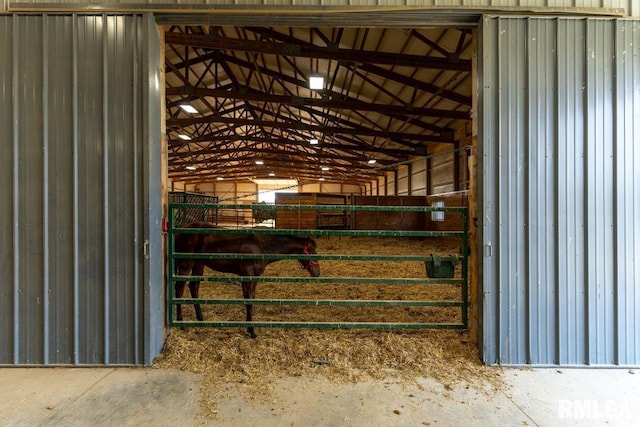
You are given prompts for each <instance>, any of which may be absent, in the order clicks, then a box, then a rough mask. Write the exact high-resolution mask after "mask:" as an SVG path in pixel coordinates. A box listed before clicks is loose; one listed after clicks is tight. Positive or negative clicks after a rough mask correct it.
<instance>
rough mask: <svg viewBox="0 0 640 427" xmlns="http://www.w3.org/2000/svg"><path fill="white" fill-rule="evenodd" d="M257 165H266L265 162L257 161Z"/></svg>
mask: <svg viewBox="0 0 640 427" xmlns="http://www.w3.org/2000/svg"><path fill="white" fill-rule="evenodd" d="M256 165H264V162H263V161H262V160H256Z"/></svg>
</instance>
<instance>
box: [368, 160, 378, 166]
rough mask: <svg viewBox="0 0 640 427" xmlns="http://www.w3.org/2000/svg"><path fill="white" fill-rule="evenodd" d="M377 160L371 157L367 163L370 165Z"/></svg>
mask: <svg viewBox="0 0 640 427" xmlns="http://www.w3.org/2000/svg"><path fill="white" fill-rule="evenodd" d="M375 162H376V159H369V161H368V162H367V163H369V164H370V165H372V164H374V163H375Z"/></svg>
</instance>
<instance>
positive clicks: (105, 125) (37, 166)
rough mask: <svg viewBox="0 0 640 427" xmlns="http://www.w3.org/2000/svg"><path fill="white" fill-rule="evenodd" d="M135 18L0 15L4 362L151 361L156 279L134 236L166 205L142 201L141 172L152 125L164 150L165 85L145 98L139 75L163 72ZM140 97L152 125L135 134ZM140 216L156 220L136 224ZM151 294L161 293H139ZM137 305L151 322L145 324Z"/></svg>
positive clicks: (0, 359)
mask: <svg viewBox="0 0 640 427" xmlns="http://www.w3.org/2000/svg"><path fill="white" fill-rule="evenodd" d="M147 19H148V18H147ZM142 22H143V17H142V16H135V15H127V16H107V15H98V16H88V15H87V16H77V15H69V16H64V15H56V16H47V15H43V16H38V15H32V16H18V15H14V16H2V17H0V34H1V35H2V36H3V37H2V39H1V40H0V64H1V65H0V98H1V99H0V100H1V101H2V103H1V104H0V109H2V110H1V111H0V113H1V114H0V136H1V137H2V142H3V144H5V146H4V149H5V153H6V155H5V156H3V158H2V160H1V161H0V162H2V164H1V170H2V171H1V172H0V174H2V176H1V178H2V179H3V182H6V183H8V185H3V186H2V190H1V191H0V199H1V201H2V207H0V218H1V219H2V221H1V222H2V223H3V224H5V225H3V226H2V228H1V230H0V264H1V265H2V267H3V268H2V269H1V272H0V275H2V277H1V278H2V283H0V296H1V297H2V301H3V302H0V304H2V305H0V311H1V314H0V320H1V321H2V322H1V323H2V325H3V326H2V327H0V334H1V335H2V342H3V343H5V342H6V343H7V345H3V346H0V364H1V365H114V364H118V365H119V364H125V365H135V364H143V363H146V364H149V363H151V361H152V359H153V357H155V355H156V354H157V353H158V351H159V350H160V347H161V343H158V342H157V340H158V339H157V337H158V336H159V335H160V336H161V334H162V330H163V323H162V315H161V314H160V315H157V312H158V311H159V310H158V308H157V306H158V305H160V306H161V305H162V300H163V299H162V296H161V293H162V286H163V285H162V279H161V277H160V279H158V278H157V277H155V276H157V275H153V274H151V273H150V271H151V270H153V269H151V268H149V267H148V264H149V263H150V262H151V261H150V260H149V259H148V258H144V257H143V245H142V241H143V240H144V239H145V238H147V239H148V237H147V236H148V234H149V233H151V232H156V233H157V234H158V235H160V226H159V222H160V221H159V217H160V215H161V208H160V207H159V206H153V207H149V206H147V208H148V210H147V211H146V212H145V211H143V209H144V207H143V204H144V203H143V198H145V197H146V198H147V199H148V198H149V195H148V194H149V191H153V189H151V188H150V187H151V186H150V187H147V188H145V187H144V182H143V177H142V174H143V173H145V170H143V164H142V162H143V150H144V148H145V147H147V146H149V145H150V144H151V142H149V141H150V140H151V135H154V136H155V141H154V143H155V145H154V148H153V150H156V149H157V151H158V153H160V149H159V141H158V140H159V133H160V129H161V127H160V125H159V120H160V114H158V110H159V108H160V97H159V96H158V95H153V96H149V97H148V99H147V100H146V103H145V99H144V96H143V95H144V93H149V90H146V91H145V90H144V89H143V84H148V82H149V81H150V80H151V79H150V78H147V77H145V76H143V75H142V73H144V72H148V73H151V74H153V76H154V77H155V80H156V81H158V72H159V70H158V65H157V64H156V65H155V66H153V67H147V68H146V70H143V68H142V67H141V66H140V64H139V62H140V59H139V58H140V57H141V56H143V55H142V54H141V51H142V49H143V48H144V49H146V48H147V46H145V45H143V44H142V43H141V40H147V39H149V37H150V36H151V37H153V34H151V35H148V32H147V30H148V29H147V28H145V27H144V26H143V25H142ZM155 37H156V38H158V35H157V32H156V34H155ZM156 50H157V51H158V52H159V46H156ZM145 54H146V53H145ZM156 92H157V93H159V89H157V90H156ZM149 103H157V104H158V106H157V107H155V109H154V110H153V114H157V115H158V118H157V119H156V123H154V124H153V125H154V126H157V129H156V130H149V129H147V130H146V131H145V132H144V134H143V129H145V127H147V126H149V123H150V120H148V118H145V117H144V115H143V109H144V108H143V107H144V106H145V105H146V108H147V110H149V108H148V104H149ZM145 136H146V137H148V140H145V139H144V137H145ZM158 155H159V154H158ZM155 163H156V164H159V161H158V160H157V159H156V160H155ZM146 172H148V171H146ZM153 180H154V181H157V186H159V185H160V180H161V177H160V176H159V174H157V176H154V178H153ZM154 185H156V184H154ZM159 195H160V191H158V192H157V194H156V197H157V198H159ZM148 215H153V216H154V217H155V216H157V217H158V219H157V220H156V222H157V223H158V227H157V230H156V228H155V227H149V228H148V229H146V230H145V228H144V225H145V224H147V223H148V222H149V217H148ZM158 239H160V237H158ZM157 252H158V253H156V254H155V269H157V270H160V271H161V269H162V267H161V263H162V261H161V260H162V254H161V253H160V252H161V250H159V251H157ZM145 266H147V267H146V269H145ZM145 271H146V274H148V276H145ZM150 276H154V282H153V283H150V282H146V281H145V280H144V279H145V277H150ZM152 288H153V289H152ZM156 288H157V289H156ZM158 289H159V290H160V291H158ZM152 291H153V292H152ZM151 293H154V294H158V293H159V294H160V295H159V297H158V300H159V302H152V301H148V300H144V298H143V295H145V294H151ZM5 301H7V302H8V303H7V302H5ZM146 305H153V306H154V308H153V313H155V315H154V316H153V317H152V319H153V321H154V322H156V323H155V324H147V323H145V314H146V313H145V306H146ZM160 311H161V310H160ZM158 331H159V332H158ZM150 337H153V339H154V342H153V343H152V345H148V342H146V341H145V340H146V339H149V340H150V339H151V338H150Z"/></svg>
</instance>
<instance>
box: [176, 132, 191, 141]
mask: <svg viewBox="0 0 640 427" xmlns="http://www.w3.org/2000/svg"><path fill="white" fill-rule="evenodd" d="M178 138H180V139H181V140H183V141H191V137H190V136H189V135H185V134H184V133H181V134H180V135H178Z"/></svg>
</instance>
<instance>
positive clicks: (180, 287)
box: [175, 260, 193, 321]
mask: <svg viewBox="0 0 640 427" xmlns="http://www.w3.org/2000/svg"><path fill="white" fill-rule="evenodd" d="M192 265H193V263H192V262H191V261H188V260H183V261H179V262H177V263H176V272H177V274H178V276H185V275H187V274H189V273H190V272H191V266H192ZM185 285H186V282H176V284H175V296H176V298H182V295H183V294H184V286H185ZM176 319H177V320H178V321H182V304H176Z"/></svg>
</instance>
